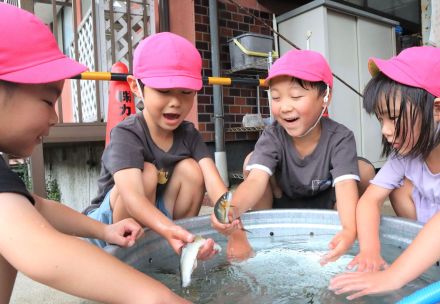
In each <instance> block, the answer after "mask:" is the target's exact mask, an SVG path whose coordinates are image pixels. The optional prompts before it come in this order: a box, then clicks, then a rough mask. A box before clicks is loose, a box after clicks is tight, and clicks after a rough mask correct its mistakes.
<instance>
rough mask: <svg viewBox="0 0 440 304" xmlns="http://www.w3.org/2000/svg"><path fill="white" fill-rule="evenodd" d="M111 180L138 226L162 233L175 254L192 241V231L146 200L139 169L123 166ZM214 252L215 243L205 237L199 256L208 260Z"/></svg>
mask: <svg viewBox="0 0 440 304" xmlns="http://www.w3.org/2000/svg"><path fill="white" fill-rule="evenodd" d="M114 179H115V185H116V187H117V189H118V193H119V195H120V199H121V200H122V203H123V204H124V206H125V209H126V210H127V212H128V213H129V215H130V216H131V217H132V218H134V219H135V220H137V221H138V222H139V223H141V225H143V226H146V227H149V228H151V229H152V230H154V231H155V232H157V233H158V234H160V235H161V236H163V237H164V238H165V239H166V240H167V241H168V243H169V244H170V245H171V247H172V248H173V250H174V251H175V252H176V253H177V254H180V251H181V248H182V246H183V245H185V243H189V242H192V241H193V240H194V235H193V234H191V233H190V232H188V231H187V230H185V229H183V228H182V227H180V226H178V225H176V224H174V222H173V221H171V220H170V219H169V218H168V217H166V216H165V215H164V214H163V213H162V212H160V211H159V209H157V208H156V207H155V203H153V202H151V201H150V200H149V199H148V197H147V194H146V193H145V190H144V184H143V181H142V173H141V170H139V169H135V168H130V169H124V170H121V171H118V172H116V173H115V174H114ZM214 253H215V250H214V242H213V241H212V240H208V242H206V243H205V245H204V246H203V247H202V248H201V249H200V251H199V255H198V258H199V259H209V258H210V257H212V256H213V254H214Z"/></svg>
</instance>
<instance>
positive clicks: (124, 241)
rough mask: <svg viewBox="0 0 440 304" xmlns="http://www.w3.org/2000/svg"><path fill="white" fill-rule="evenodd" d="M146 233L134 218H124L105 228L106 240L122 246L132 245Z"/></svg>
mask: <svg viewBox="0 0 440 304" xmlns="http://www.w3.org/2000/svg"><path fill="white" fill-rule="evenodd" d="M143 234H144V230H143V229H142V227H141V226H140V225H139V224H138V223H137V222H136V221H135V220H133V219H131V218H127V219H123V220H121V221H119V222H117V223H114V224H112V225H106V227H105V228H104V240H105V241H106V242H107V243H110V244H115V245H119V246H122V247H131V246H133V245H134V243H135V242H136V240H137V239H138V238H139V237H140V236H141V235H143Z"/></svg>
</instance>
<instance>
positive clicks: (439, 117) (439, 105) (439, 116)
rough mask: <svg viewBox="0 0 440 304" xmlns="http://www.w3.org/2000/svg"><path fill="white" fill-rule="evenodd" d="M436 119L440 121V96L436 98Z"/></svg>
mask: <svg viewBox="0 0 440 304" xmlns="http://www.w3.org/2000/svg"><path fill="white" fill-rule="evenodd" d="M434 120H435V121H436V122H440V97H437V98H436V99H434Z"/></svg>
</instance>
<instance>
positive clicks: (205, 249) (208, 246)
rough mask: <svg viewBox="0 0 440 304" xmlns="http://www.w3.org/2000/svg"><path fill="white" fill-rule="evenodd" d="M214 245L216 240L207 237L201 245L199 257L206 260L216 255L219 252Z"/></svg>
mask: <svg viewBox="0 0 440 304" xmlns="http://www.w3.org/2000/svg"><path fill="white" fill-rule="evenodd" d="M214 245H215V242H214V240H213V239H207V240H206V242H205V244H203V246H202V247H200V249H199V253H198V254H197V259H199V260H204V261H206V260H209V259H211V258H212V257H214V256H215V255H216V254H217V253H218V252H219V251H218V250H217V249H215V248H214Z"/></svg>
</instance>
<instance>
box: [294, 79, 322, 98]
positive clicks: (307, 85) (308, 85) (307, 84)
mask: <svg viewBox="0 0 440 304" xmlns="http://www.w3.org/2000/svg"><path fill="white" fill-rule="evenodd" d="M292 82H296V83H297V84H299V85H300V86H301V87H302V88H303V89H305V90H309V89H316V90H317V91H318V96H319V97H321V96H325V94H326V91H327V84H326V83H325V82H324V81H307V80H304V79H300V78H296V77H292Z"/></svg>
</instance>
